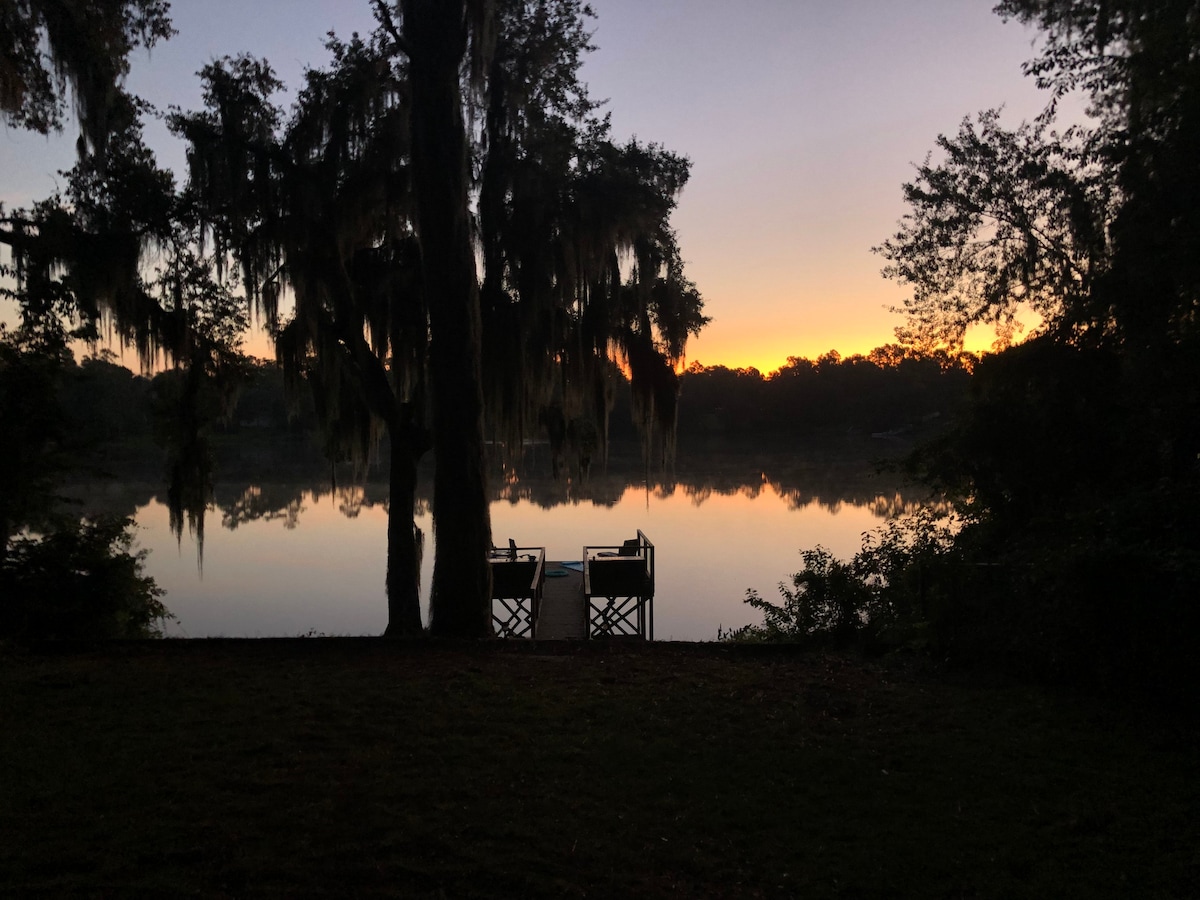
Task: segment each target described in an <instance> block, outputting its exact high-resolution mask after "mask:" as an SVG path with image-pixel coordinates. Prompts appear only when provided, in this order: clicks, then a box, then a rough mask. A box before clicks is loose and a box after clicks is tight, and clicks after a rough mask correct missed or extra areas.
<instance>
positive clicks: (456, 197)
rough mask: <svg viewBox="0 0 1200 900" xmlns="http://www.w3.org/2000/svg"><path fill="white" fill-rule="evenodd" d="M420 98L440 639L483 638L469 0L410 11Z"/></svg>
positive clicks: (483, 483)
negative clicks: (466, 57)
mask: <svg viewBox="0 0 1200 900" xmlns="http://www.w3.org/2000/svg"><path fill="white" fill-rule="evenodd" d="M404 13H405V15H404V25H405V31H406V37H407V39H408V43H409V48H410V53H411V56H410V66H411V68H410V77H411V84H412V93H413V106H412V154H413V170H414V178H413V182H414V185H415V188H416V201H417V203H416V208H417V216H416V222H417V235H418V237H419V239H420V242H421V264H422V270H423V275H424V278H423V282H424V290H425V291H426V292H427V294H426V296H427V298H428V309H429V321H430V348H429V363H430V383H431V386H432V390H433V451H434V459H435V464H436V469H435V475H434V493H433V533H434V554H435V555H434V567H433V586H432V593H431V599H430V623H429V625H430V631H431V632H432V633H433V634H435V635H443V636H459V637H482V636H485V635H487V634H488V632H489V626H490V614H489V606H490V603H491V600H490V594H491V572H490V570H489V568H488V564H487V550H488V548H489V547H490V546H491V521H490V516H489V509H488V497H487V473H486V468H485V456H484V444H483V391H482V387H481V379H480V370H481V364H480V314H479V285H478V282H477V278H476V273H475V254H474V251H473V249H472V246H471V235H470V227H469V221H468V211H467V139H466V129H465V126H464V124H463V109H462V94H461V87H460V82H459V71H460V67H461V64H462V60H463V54H464V52H465V50H466V42H467V27H466V22H465V16H464V4H463V2H462V0H405V2H404Z"/></svg>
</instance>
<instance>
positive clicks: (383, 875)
mask: <svg viewBox="0 0 1200 900" xmlns="http://www.w3.org/2000/svg"><path fill="white" fill-rule="evenodd" d="M1194 735H1195V731H1194V729H1192V728H1191V727H1190V726H1189V727H1183V726H1178V727H1172V726H1171V725H1170V723H1169V722H1168V721H1167V720H1166V718H1165V717H1163V716H1155V717H1150V716H1142V715H1140V714H1137V713H1134V712H1131V711H1130V710H1128V709H1119V708H1117V707H1112V706H1105V705H1102V704H1100V703H1097V702H1095V701H1091V700H1080V699H1073V698H1071V697H1069V696H1064V695H1062V694H1056V693H1052V692H1047V691H1043V690H1039V689H1034V688H1029V687H1023V686H1011V685H995V684H992V685H979V684H974V683H970V682H968V681H964V680H962V679H952V678H947V677H945V676H940V675H937V674H936V673H931V672H929V671H926V670H925V669H924V668H923V667H921V666H918V665H915V664H913V663H911V662H909V663H905V662H882V663H864V662H861V661H859V660H856V659H852V658H842V657H837V656H830V655H824V654H818V653H797V652H789V651H787V650H786V649H784V650H778V649H771V648H767V649H765V650H764V649H762V648H730V647H724V646H721V645H682V644H681V645H672V644H657V645H651V646H645V645H630V644H610V645H603V644H591V645H586V646H559V645H540V646H534V645H530V644H520V645H518V644H507V645H504V644H499V643H497V642H491V643H480V644H438V643H417V644H412V643H398V642H385V641H382V640H373V639H329V638H323V639H297V640H278V641H276V640H264V641H156V642H144V643H138V644H114V645H98V646H92V647H61V648H55V647H44V648H38V649H33V650H28V649H17V648H12V647H9V648H7V649H4V648H0V895H5V896H12V895H17V896H21V895H34V894H36V895H52V896H60V895H67V896H70V895H86V896H130V895H135V896H136V895H146V894H160V893H161V894H191V895H199V896H206V897H213V896H216V897H222V896H227V897H242V896H253V895H261V894H272V895H286V896H307V895H324V894H339V895H346V896H362V895H389V894H390V895H399V896H418V897H423V896H428V897H442V896H444V897H452V898H453V897H511V896H534V897H538V896H568V897H574V896H650V897H656V896H693V897H694V896H706V897H708V896H713V897H758V896H796V897H843V896H844V897H896V896H912V897H1014V896H1030V897H1047V898H1049V897H1065V896H1076V897H1195V896H1200V828H1198V826H1197V822H1198V814H1200V781H1198V779H1197V774H1198V773H1197V761H1198V758H1200V757H1198V755H1197V753H1196V749H1195V745H1194V743H1193V740H1192V739H1193V737H1194Z"/></svg>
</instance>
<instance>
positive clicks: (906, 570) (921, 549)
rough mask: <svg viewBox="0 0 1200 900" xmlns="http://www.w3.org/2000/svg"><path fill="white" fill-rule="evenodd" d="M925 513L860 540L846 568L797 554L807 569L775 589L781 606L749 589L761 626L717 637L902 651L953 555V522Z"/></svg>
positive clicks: (921, 623) (827, 558) (819, 552)
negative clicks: (899, 647)
mask: <svg viewBox="0 0 1200 900" xmlns="http://www.w3.org/2000/svg"><path fill="white" fill-rule="evenodd" d="M944 519H945V516H944V515H940V514H938V513H935V512H934V511H932V510H922V511H920V512H918V513H915V514H913V515H911V516H905V517H903V518H901V519H897V520H894V521H892V522H889V523H888V524H887V525H885V526H883V527H882V528H878V529H875V530H873V531H868V532H866V533H865V534H864V535H863V543H862V549H860V550H859V551H858V553H856V554H855V556H854V558H853V559H852V560H850V561H849V562H843V561H841V560H839V559H837V558H836V557H834V555H833V554H832V553H831V552H830V551H829V550H827V549H826V548H824V547H820V546H818V547H815V548H813V549H811V550H802V551H801V552H800V556H801V558H802V559H803V560H804V568H803V569H801V570H800V571H799V572H796V573H795V574H794V575H792V583H791V586H790V587H789V586H788V585H787V583H785V582H780V584H779V593H780V595H781V596H782V597H783V604H782V605H779V604H775V603H771V602H770V601H768V600H764V599H763V598H762V597H761V596H759V594H758V592H757V591H754V590H753V589H751V590H748V591H747V592H746V601H745V602H746V603H747V604H748V605H750V606H751V607H753V608H755V609H757V610H759V611H760V612H762V614H763V624H762V625H745V626H743V627H742V628H738V629H735V630H733V631H729V632H721V633H720V634H719V637H720V638H721V639H722V640H728V641H738V642H771V641H819V642H823V643H834V644H843V645H844V644H848V643H850V642H852V641H858V642H860V643H863V644H864V645H866V646H877V645H880V644H886V645H893V646H894V645H899V644H903V643H906V642H910V641H912V640H915V639H916V638H917V637H918V636H919V635H920V634H921V633H922V632H923V631H924V628H925V622H926V620H927V618H928V616H929V614H930V610H931V609H932V608H934V606H935V604H934V603H932V602H931V596H932V595H933V594H934V587H935V585H936V584H937V583H938V579H937V578H936V576H935V571H936V570H938V569H940V568H944V566H945V560H946V558H947V557H948V555H949V554H950V553H951V551H952V549H953V536H954V532H955V529H956V527H957V525H956V523H954V522H950V521H944Z"/></svg>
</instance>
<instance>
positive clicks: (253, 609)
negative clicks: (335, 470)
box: [71, 448, 929, 640]
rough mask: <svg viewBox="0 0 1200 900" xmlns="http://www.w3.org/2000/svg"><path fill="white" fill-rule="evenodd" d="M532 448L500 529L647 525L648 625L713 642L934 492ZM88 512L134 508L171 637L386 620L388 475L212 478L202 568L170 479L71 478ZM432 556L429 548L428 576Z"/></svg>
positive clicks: (425, 506)
mask: <svg viewBox="0 0 1200 900" xmlns="http://www.w3.org/2000/svg"><path fill="white" fill-rule="evenodd" d="M544 462H545V461H544V460H540V459H539V458H538V455H537V450H536V448H534V450H533V451H532V452H530V453H528V454H527V456H526V459H525V460H524V463H523V466H521V467H511V466H509V467H503V468H501V467H499V466H498V467H497V470H496V471H495V472H494V473H493V477H492V484H493V488H492V493H493V503H492V522H493V531H494V534H495V537H496V540H497V541H498V542H500V543H503V542H504V541H506V540H507V539H508V538H510V537H511V538H513V539H515V540H516V541H517V542H518V543H519V544H521V545H539V546H541V545H545V546H546V547H547V552H548V556H549V557H550V558H553V559H577V558H579V554H580V552H581V548H582V547H583V546H584V545H585V544H597V543H620V541H621V540H622V539H623V538H625V537H629V536H631V535H632V534H634V533H635V532H636V530H637V529H638V528H642V529H643V530H644V531H646V532H647V534H648V535H649V536H650V538H651V539H652V540H653V541H654V542H655V544H656V545H657V546H658V547H659V566H658V598H657V600H656V608H655V613H656V629H655V630H656V634H657V635H658V636H659V637H660V638H662V639H671V638H674V639H677V640H709V639H712V638H714V637H715V636H716V632H717V628H718V626H723V627H730V626H735V625H740V624H744V623H745V622H747V621H751V620H753V619H754V618H755V615H754V613H753V611H752V610H750V609H749V608H748V607H745V606H744V605H743V603H742V599H743V597H744V596H745V592H746V589H747V588H755V589H757V590H759V591H760V592H763V593H766V594H770V593H773V590H774V586H775V585H776V583H777V582H779V581H780V580H782V579H784V578H786V577H787V576H788V574H789V573H791V572H792V571H794V570H795V569H796V568H797V565H798V562H799V558H798V555H797V553H798V551H799V550H800V549H802V548H806V547H811V546H813V545H815V544H822V545H824V546H826V547H829V548H830V549H831V550H832V551H833V552H834V553H836V554H838V555H840V556H849V555H851V554H853V552H854V551H855V550H856V549H857V548H858V546H859V543H860V540H861V534H862V532H864V531H866V530H869V529H870V528H873V527H876V526H878V525H879V524H881V522H882V521H883V520H884V519H885V518H888V517H891V516H894V515H897V514H899V513H902V512H911V511H913V510H915V509H916V508H917V507H919V506H921V505H928V503H929V499H928V498H927V497H926V496H925V495H924V494H923V493H922V492H920V491H913V490H912V489H909V488H906V487H905V486H904V485H903V484H902V482H901V481H900V479H899V478H898V477H897V476H894V475H887V474H879V473H877V472H876V471H875V468H874V467H873V466H871V465H870V464H869V463H866V462H865V461H863V459H862V458H861V456H860V457H859V458H857V459H855V458H852V457H849V456H841V457H837V456H833V455H827V456H820V455H811V454H810V455H805V456H797V455H791V454H769V453H762V454H757V455H752V454H746V453H744V452H743V453H737V454H726V455H721V454H705V455H700V454H697V455H693V456H690V457H687V458H681V459H680V460H679V462H678V463H677V465H676V466H675V467H674V470H672V471H670V472H667V473H664V474H658V475H655V474H654V473H649V474H648V473H647V472H646V470H645V468H644V467H643V466H641V465H640V463H638V462H637V459H636V456H633V455H632V454H630V455H627V456H625V457H622V456H620V455H619V454H614V458H613V459H611V460H610V463H609V466H608V468H607V470H606V471H595V470H594V471H593V472H592V473H591V475H590V477H589V478H587V479H586V480H584V479H579V478H577V477H574V478H573V477H563V478H560V479H559V480H555V479H553V478H549V477H546V476H544V475H541V474H539V470H540V471H545V470H547V469H548V468H549V467H548V466H546V467H545V468H544V469H542V468H541V466H542V463H544ZM430 492H431V479H429V478H424V479H422V482H421V485H420V487H419V490H418V498H417V507H418V508H417V525H418V526H419V527H421V528H422V529H423V530H425V531H427V532H428V531H429V530H430V524H431V523H430V521H429V519H430V500H431V497H430ZM71 493H73V494H74V495H75V496H76V497H78V498H79V499H81V500H82V505H83V510H84V511H85V512H109V513H115V514H118V515H124V516H133V517H134V518H135V519H137V521H138V523H139V525H140V526H141V533H140V538H141V541H140V542H141V545H142V546H143V547H145V548H146V549H149V550H150V551H151V553H150V557H149V560H148V570H149V572H150V574H152V575H153V576H154V577H155V578H156V579H157V580H158V582H159V584H160V586H162V587H164V588H165V589H166V590H167V592H168V594H167V598H166V602H167V605H168V607H169V608H170V609H171V610H172V612H174V613H175V614H176V615H177V616H178V617H179V624H178V626H177V627H176V628H175V629H174V633H176V634H184V635H188V636H192V637H200V636H206V635H231V636H232V635H247V636H271V635H297V634H305V633H311V632H317V633H324V634H378V633H381V632H382V630H383V628H384V626H385V624H386V605H385V600H384V592H383V584H384V568H385V563H386V546H385V542H386V530H387V527H386V509H387V501H388V497H387V486H386V483H384V482H380V481H375V480H368V481H367V482H366V483H364V484H356V485H339V486H338V487H336V488H334V487H331V486H330V484H329V482H328V481H327V480H323V479H320V478H312V479H310V480H308V481H294V482H289V483H272V482H271V481H270V480H269V479H265V478H255V479H246V480H244V481H242V482H240V483H226V484H218V485H217V487H216V490H215V491H214V505H215V507H216V509H215V512H217V513H219V515H220V520H221V525H222V528H221V529H219V530H216V529H214V530H211V531H210V532H209V533H208V534H207V535H206V538H205V565H204V571H203V574H202V575H201V574H200V573H199V572H197V569H196V566H195V548H194V547H193V546H190V545H189V544H188V542H187V541H183V542H177V541H176V540H175V538H173V537H172V536H171V534H170V531H169V529H168V527H167V513H166V507H165V505H164V504H165V500H166V497H165V491H163V490H160V489H159V488H157V487H156V486H154V485H145V484H141V485H139V484H128V483H125V484H107V485H89V486H86V487H85V486H77V487H76V488H75V490H73V491H72V492H71ZM431 567H432V554H429V553H427V554H426V560H425V571H424V572H423V573H422V581H423V584H424V585H426V586H428V583H429V578H430V570H431Z"/></svg>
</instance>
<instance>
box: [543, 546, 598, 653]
mask: <svg viewBox="0 0 1200 900" xmlns="http://www.w3.org/2000/svg"><path fill="white" fill-rule="evenodd" d="M555 570H561V571H565V572H566V573H567V574H566V575H564V576H562V577H559V578H550V577H548V576H547V578H546V580H545V582H544V586H543V588H542V606H541V610H540V611H539V613H538V626H537V638H538V640H539V641H582V640H584V639H586V638H587V631H586V628H587V618H586V616H585V615H584V606H585V604H586V603H587V601H586V600H584V597H583V573H582V572H576V571H575V570H574V569H564V568H563V564H562V563H561V562H547V563H546V571H547V572H548V573H549V572H552V571H555Z"/></svg>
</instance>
